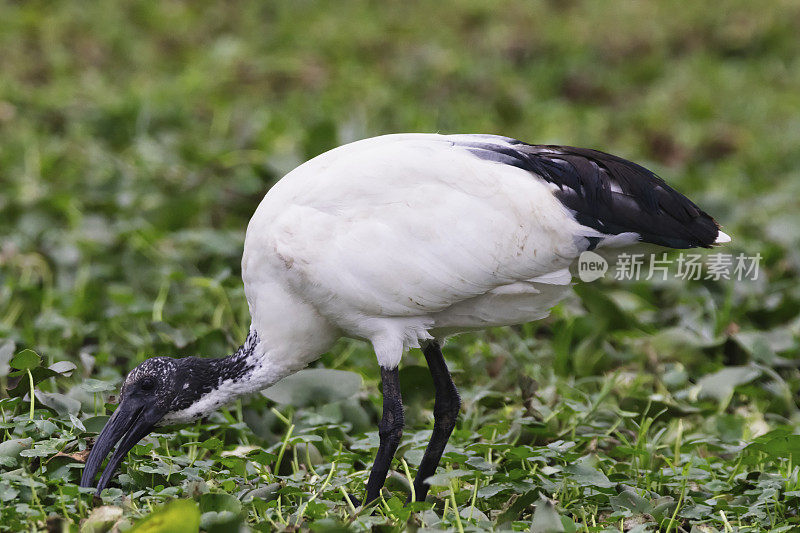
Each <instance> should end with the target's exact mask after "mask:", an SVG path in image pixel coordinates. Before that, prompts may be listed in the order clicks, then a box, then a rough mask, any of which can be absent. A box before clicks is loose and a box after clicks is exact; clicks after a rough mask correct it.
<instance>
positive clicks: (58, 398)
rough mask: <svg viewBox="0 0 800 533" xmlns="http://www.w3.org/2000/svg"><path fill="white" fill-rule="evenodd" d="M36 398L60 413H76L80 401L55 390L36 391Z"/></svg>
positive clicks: (79, 408)
mask: <svg viewBox="0 0 800 533" xmlns="http://www.w3.org/2000/svg"><path fill="white" fill-rule="evenodd" d="M36 399H37V400H39V401H40V402H41V403H42V405H45V406H46V407H49V408H50V409H52V410H53V411H55V412H56V413H58V414H60V415H77V414H78V413H79V412H80V410H81V402H79V401H78V400H76V399H74V398H70V397H69V396H64V395H63V394H59V393H57V392H42V391H36Z"/></svg>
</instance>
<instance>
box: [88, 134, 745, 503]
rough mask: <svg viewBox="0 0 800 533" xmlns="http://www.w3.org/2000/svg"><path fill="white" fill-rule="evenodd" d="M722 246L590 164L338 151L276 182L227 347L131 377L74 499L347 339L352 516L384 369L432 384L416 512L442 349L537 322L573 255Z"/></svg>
mask: <svg viewBox="0 0 800 533" xmlns="http://www.w3.org/2000/svg"><path fill="white" fill-rule="evenodd" d="M729 240H730V238H729V237H728V236H727V235H726V234H725V233H723V232H721V231H720V230H719V227H718V225H717V223H716V222H715V221H714V219H712V218H711V217H710V216H709V215H707V214H706V213H705V212H703V211H702V210H701V209H700V208H698V207H697V206H696V205H695V204H694V203H692V202H691V201H690V200H689V199H687V198H686V197H685V196H683V195H681V194H680V193H678V192H676V191H675V190H673V189H671V188H670V187H669V186H667V185H666V184H665V183H664V181H663V180H661V179H660V178H658V177H657V176H656V175H655V174H653V173H652V172H650V171H649V170H647V169H645V168H643V167H641V166H639V165H637V164H635V163H632V162H630V161H626V160H624V159H621V158H619V157H616V156H613V155H609V154H606V153H604V152H599V151H595V150H589V149H581V148H573V147H568V146H542V145H529V144H526V143H523V142H521V141H518V140H515V139H511V138H507V137H499V136H494V135H433V134H399V135H387V136H382V137H375V138H371V139H365V140H362V141H358V142H355V143H352V144H348V145H345V146H341V147H339V148H336V149H334V150H331V151H329V152H327V153H324V154H322V155H320V156H318V157H316V158H314V159H312V160H311V161H308V162H307V163H305V164H303V165H301V166H299V167H297V168H296V169H295V170H293V171H292V172H290V173H289V174H287V175H286V176H285V177H284V178H283V179H281V180H280V181H279V182H278V183H277V184H276V185H275V186H274V187H272V189H271V190H270V191H269V192H268V193H267V195H266V196H265V197H264V199H263V201H262V202H261V204H260V205H259V207H258V209H257V210H256V212H255V214H254V215H253V218H252V219H251V220H250V224H249V225H248V228H247V235H246V238H245V244H244V255H243V258H242V278H243V280H244V286H245V293H246V295H247V302H248V305H249V308H250V314H251V317H252V323H251V326H250V333H249V335H248V337H247V339H246V341H245V342H244V344H243V345H242V346H241V347H240V348H239V350H237V352H236V353H234V354H233V355H231V356H229V357H225V358H220V359H200V358H194V357H188V358H182V359H171V358H166V357H156V358H152V359H148V360H146V361H144V362H143V363H142V364H140V365H139V366H138V367H136V368H135V369H133V370H132V371H131V372H130V373H129V374H128V376H127V377H126V379H125V381H124V383H123V386H122V391H121V393H120V404H119V406H118V408H117V410H116V411H115V412H114V414H113V416H112V417H111V419H110V420H109V422H108V424H107V425H106V427H105V428H104V429H103V431H102V433H101V434H100V436H99V438H98V440H97V442H96V443H95V445H94V448H93V449H92V452H91V454H90V456H89V459H88V461H87V463H86V468H85V471H84V474H83V478H82V480H81V484H82V485H83V486H91V485H93V484H94V478H95V475H96V474H97V472H98V471H99V469H100V465H101V463H102V461H103V459H104V458H105V456H106V455H107V454H108V452H109V451H110V450H111V448H112V447H113V446H114V444H115V443H116V442H117V441H121V442H120V444H119V446H118V448H117V451H116V452H115V454H114V455H113V456H112V458H111V459H110V461H109V463H108V465H107V467H106V469H105V471H104V473H103V475H102V476H101V479H100V481H99V483H98V485H97V488H98V490H102V489H103V488H104V487H105V486H106V485H107V484H108V482H109V481H110V479H111V476H112V474H113V473H114V471H115V470H116V468H117V467H118V466H119V464H120V462H121V461H122V459H123V458H124V456H125V454H126V453H127V452H128V450H130V448H131V447H132V446H133V445H134V444H136V442H138V441H139V440H140V439H141V438H142V437H143V436H145V435H147V434H148V433H149V432H150V431H152V430H153V428H154V427H155V426H156V425H167V424H172V423H178V422H186V421H190V420H193V419H196V418H199V417H202V416H203V415H205V414H208V413H210V412H212V411H213V410H215V409H217V408H219V407H220V406H222V405H225V404H227V403H230V402H231V401H233V400H234V399H236V398H238V397H240V396H242V395H245V394H251V393H255V392H258V391H261V390H263V389H265V388H267V387H269V386H270V385H272V384H274V383H275V382H277V381H278V380H280V379H282V378H284V377H286V376H288V375H289V374H292V373H293V372H296V371H298V370H300V369H302V368H304V367H305V366H307V365H308V364H309V363H311V362H312V361H314V360H316V359H317V358H319V357H320V355H321V354H323V353H325V352H326V351H327V350H329V349H330V348H331V347H332V346H333V344H334V342H336V340H337V339H338V338H340V337H342V336H347V337H353V338H357V339H365V340H367V341H369V342H370V343H372V346H373V348H374V350H375V356H376V357H377V361H378V364H379V365H380V368H381V378H382V383H383V396H384V403H383V417H382V420H381V422H380V425H379V435H380V446H379V448H378V452H377V455H376V458H375V463H374V465H373V467H372V471H371V473H370V477H369V481H368V483H367V490H366V501H367V502H369V501H371V500H373V499H375V498H376V497H377V496H378V494H379V492H380V490H381V487H382V486H383V484H384V481H385V479H386V475H387V472H388V469H389V465H390V463H391V460H392V457H393V455H394V453H395V450H396V449H397V446H398V444H399V442H400V438H401V435H402V428H403V405H402V399H401V392H400V386H399V379H398V364H399V363H400V360H401V359H402V357H403V354H404V353H405V352H406V351H407V350H408V349H409V348H415V347H420V346H421V347H422V350H423V353H424V355H425V358H426V360H427V362H428V366H429V368H430V371H431V374H432V376H433V381H434V385H435V387H436V398H435V403H434V420H435V422H434V428H433V434H432V436H431V441H430V443H429V445H428V448H427V449H426V451H425V455H424V458H423V460H422V463H421V464H420V467H419V469H418V472H417V476H416V480H415V482H414V488H415V494H416V497H417V499H418V500H424V498H425V496H426V494H427V491H428V489H429V485H428V484H427V483H426V482H425V480H426V479H427V478H428V477H430V476H431V475H433V473H434V472H435V470H436V468H437V466H438V464H439V460H440V458H441V455H442V452H443V451H444V447H445V445H446V443H447V440H448V439H449V437H450V434H451V432H452V430H453V428H454V427H455V423H456V418H457V415H458V411H459V408H460V399H459V395H458V392H457V390H456V387H455V385H454V384H453V381H452V379H451V378H450V374H449V372H448V369H447V365H446V364H445V361H444V359H443V357H442V353H441V349H440V344H441V342H442V340H443V339H444V338H445V337H446V336H448V335H451V334H453V333H456V332H459V331H464V330H469V329H476V328H484V327H488V326H501V325H508V324H519V323H523V322H528V321H532V320H537V319H540V318H542V317H544V316H546V315H547V314H548V312H549V310H550V308H551V307H552V306H553V305H555V304H556V303H557V302H558V301H559V299H560V298H562V297H563V296H564V295H565V293H566V292H567V291H568V290H569V288H570V280H571V275H570V271H569V267H570V265H571V264H572V263H573V262H574V261H575V259H576V258H577V257H578V256H579V255H580V254H581V253H582V252H584V251H586V250H592V249H595V248H602V247H606V246H620V245H629V244H632V243H635V242H638V241H643V242H648V243H653V244H657V245H662V246H667V247H672V248H692V247H709V246H711V245H713V244H718V243H724V242H728V241H729Z"/></svg>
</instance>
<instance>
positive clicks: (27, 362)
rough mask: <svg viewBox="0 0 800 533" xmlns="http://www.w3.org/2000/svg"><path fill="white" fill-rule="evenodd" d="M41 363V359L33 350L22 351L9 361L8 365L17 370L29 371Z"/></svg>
mask: <svg viewBox="0 0 800 533" xmlns="http://www.w3.org/2000/svg"><path fill="white" fill-rule="evenodd" d="M41 362H42V358H41V357H39V354H37V353H36V352H34V351H33V350H22V351H21V352H19V353H18V354H17V355H15V356H14V357H13V358H12V359H11V362H10V363H9V365H11V367H13V368H16V369H18V370H31V369H33V368H36V367H37V366H39V364H40V363H41Z"/></svg>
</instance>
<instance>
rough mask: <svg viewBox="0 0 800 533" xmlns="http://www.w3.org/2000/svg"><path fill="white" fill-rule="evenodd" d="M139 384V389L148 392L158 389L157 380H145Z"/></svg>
mask: <svg viewBox="0 0 800 533" xmlns="http://www.w3.org/2000/svg"><path fill="white" fill-rule="evenodd" d="M139 383H140V385H139V387H140V388H141V389H142V390H143V391H146V392H147V391H151V390H153V389H155V388H156V380H154V379H153V378H143V379H142V381H140V382H139Z"/></svg>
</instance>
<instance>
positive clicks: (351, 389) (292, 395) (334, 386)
mask: <svg viewBox="0 0 800 533" xmlns="http://www.w3.org/2000/svg"><path fill="white" fill-rule="evenodd" d="M360 389H361V376H360V375H359V374H356V373H355V372H346V371H344V370H332V369H328V368H309V369H306V370H301V371H300V372H298V373H296V374H293V375H291V376H288V377H286V378H284V379H282V380H281V381H279V382H278V383H276V384H275V385H273V386H272V387H270V388H268V389H267V390H265V391H262V392H261V394H263V395H264V396H266V397H267V398H269V399H270V400H272V401H274V402H277V403H280V404H288V405H294V406H296V407H305V406H308V405H322V404H326V403H330V402H335V401H337V400H344V399H346V398H350V397H352V396H353V395H355V394H356V393H358V391H359V390H360Z"/></svg>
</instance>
